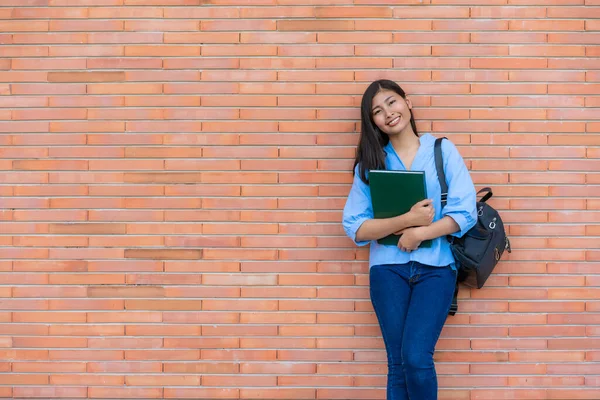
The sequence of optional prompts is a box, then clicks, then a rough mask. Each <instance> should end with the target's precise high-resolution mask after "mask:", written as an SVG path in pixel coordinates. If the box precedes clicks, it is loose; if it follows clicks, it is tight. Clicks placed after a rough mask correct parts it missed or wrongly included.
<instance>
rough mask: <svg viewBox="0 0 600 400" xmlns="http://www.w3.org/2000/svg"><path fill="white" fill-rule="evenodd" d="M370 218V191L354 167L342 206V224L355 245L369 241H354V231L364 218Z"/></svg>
mask: <svg viewBox="0 0 600 400" xmlns="http://www.w3.org/2000/svg"><path fill="white" fill-rule="evenodd" d="M372 218H373V207H372V205H371V192H370V190H369V186H368V185H367V184H365V183H364V182H363V181H362V180H361V179H360V177H359V176H358V174H357V170H356V169H355V172H354V181H353V182H352V188H351V189H350V193H349V194H348V199H347V200H346V205H345V206H344V213H343V218H342V225H343V226H344V231H345V232H346V235H348V237H349V238H350V239H352V241H353V242H354V243H355V244H356V245H358V246H364V245H366V244H368V243H369V241H368V240H364V241H356V232H357V231H358V228H360V226H361V225H362V224H363V223H364V222H365V221H366V220H368V219H372Z"/></svg>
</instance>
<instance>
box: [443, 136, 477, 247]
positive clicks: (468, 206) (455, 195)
mask: <svg viewBox="0 0 600 400" xmlns="http://www.w3.org/2000/svg"><path fill="white" fill-rule="evenodd" d="M442 154H443V158H444V172H445V174H446V182H447V184H448V202H447V204H446V207H444V209H443V210H442V215H443V216H446V215H447V216H449V217H451V218H452V219H453V220H454V221H456V223H457V224H458V226H459V227H460V230H459V231H458V232H455V233H453V234H452V236H456V237H462V236H463V235H464V234H465V233H467V231H468V230H469V229H471V228H472V227H473V226H475V224H476V223H477V198H476V194H475V186H474V185H473V181H472V180H471V175H470V174H469V170H468V169H467V167H466V165H465V162H464V160H463V158H462V157H461V155H460V153H459V152H458V149H457V148H456V147H455V146H454V144H453V143H452V142H450V141H449V140H444V141H442Z"/></svg>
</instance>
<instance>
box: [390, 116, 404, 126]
mask: <svg viewBox="0 0 600 400" xmlns="http://www.w3.org/2000/svg"><path fill="white" fill-rule="evenodd" d="M400 118H401V117H396V118H394V119H393V120H391V121H390V122H388V123H387V125H388V126H396V125H398V123H399V122H400Z"/></svg>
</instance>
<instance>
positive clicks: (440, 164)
mask: <svg viewBox="0 0 600 400" xmlns="http://www.w3.org/2000/svg"><path fill="white" fill-rule="evenodd" d="M444 139H447V138H445V137H441V138H437V139H435V145H434V146H433V151H434V155H435V169H436V171H437V176H438V180H439V182H440V187H441V188H442V208H444V207H445V206H446V203H447V201H448V184H447V183H446V174H445V173H444V159H443V157H442V140H444ZM457 311H458V280H457V281H456V284H455V285H454V294H453V296H452V304H451V305H450V310H449V311H448V314H449V315H455V314H456V312H457Z"/></svg>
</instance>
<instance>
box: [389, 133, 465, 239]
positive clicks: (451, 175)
mask: <svg viewBox="0 0 600 400" xmlns="http://www.w3.org/2000/svg"><path fill="white" fill-rule="evenodd" d="M442 152H443V157H444V171H445V173H446V179H447V182H448V202H447V204H446V207H444V208H443V210H442V218H441V219H439V220H438V221H436V222H434V223H433V224H431V225H429V226H425V227H418V228H412V229H411V228H409V229H407V230H406V231H405V232H404V234H403V235H402V237H401V238H400V241H399V242H398V247H399V248H400V249H401V250H403V251H411V250H415V249H416V248H417V247H418V246H419V245H420V244H421V242H422V241H424V240H427V239H436V238H438V237H440V236H446V235H452V236H456V237H461V236H463V235H464V234H465V233H466V232H467V231H468V230H469V229H471V228H472V227H473V226H474V225H475V224H476V222H477V207H476V194H475V187H474V186H473V181H472V180H471V176H470V174H469V171H468V170H467V167H466V166H465V163H464V160H463V159H462V157H461V156H460V154H459V152H458V150H457V149H456V147H455V146H454V144H452V142H450V141H449V140H444V141H443V142H442Z"/></svg>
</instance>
